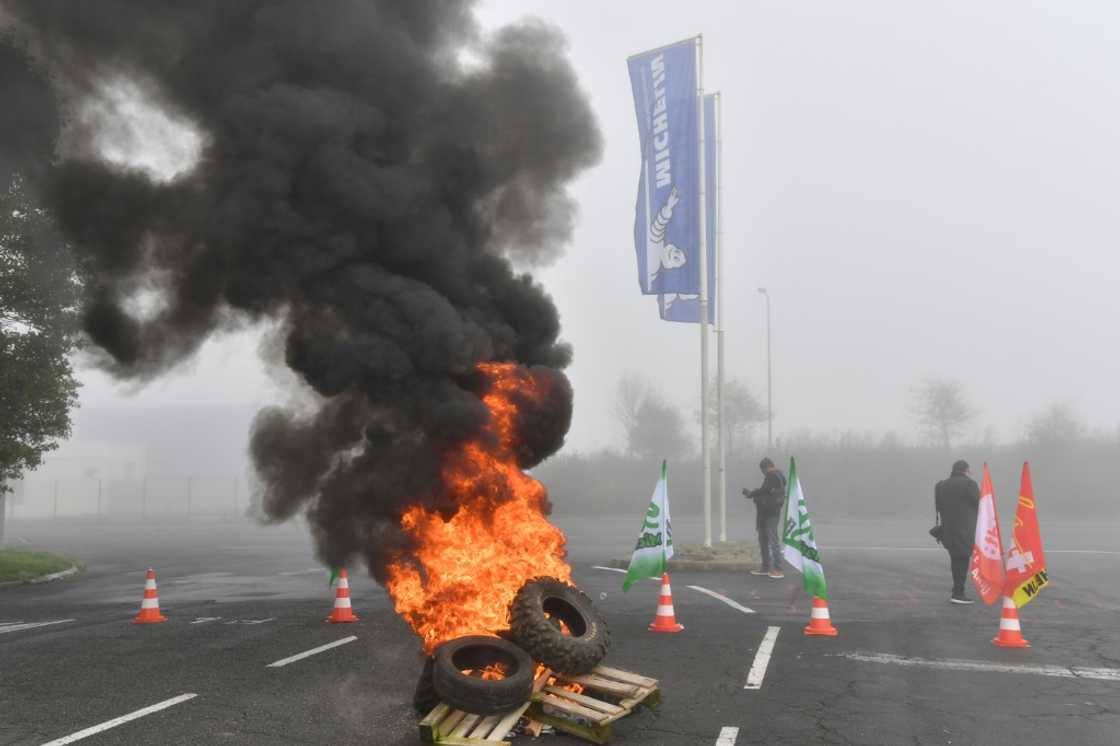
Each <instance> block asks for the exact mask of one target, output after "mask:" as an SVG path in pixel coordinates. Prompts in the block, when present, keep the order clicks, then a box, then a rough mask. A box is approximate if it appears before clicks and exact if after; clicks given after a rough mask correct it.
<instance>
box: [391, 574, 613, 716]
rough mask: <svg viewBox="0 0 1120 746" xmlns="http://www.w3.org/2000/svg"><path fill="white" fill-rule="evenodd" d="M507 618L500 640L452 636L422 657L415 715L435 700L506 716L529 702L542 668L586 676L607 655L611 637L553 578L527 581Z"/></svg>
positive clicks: (582, 600) (587, 602)
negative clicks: (425, 656) (424, 661)
mask: <svg viewBox="0 0 1120 746" xmlns="http://www.w3.org/2000/svg"><path fill="white" fill-rule="evenodd" d="M509 611H510V614H509V619H510V628H509V629H508V630H503V631H502V632H501V633H500V635H499V636H497V637H485V636H481V635H469V636H466V637H459V638H456V639H454V640H451V641H450V642H447V643H445V644H443V645H441V646H440V647H439V648H437V649H436V652H435V655H434V656H432V657H430V658H428V660H427V662H426V664H425V665H424V670H423V673H422V674H421V677H420V683H419V685H418V686H417V688H416V696H415V698H414V702H413V703H414V705H415V706H416V709H417V711H418V712H419V713H421V714H427V713H428V712H429V711H431V709H432V708H433V707H435V706H436V705H437V704H439V702H440V701H443V702H446V703H447V704H449V705H451V706H453V707H455V708H457V709H459V710H463V711H464V712H469V713H474V714H478V715H494V714H498V713H501V712H507V711H509V710H512V709H513V708H515V707H517V706H519V705H521V704H524V703H526V702H528V701H529V697H530V696H531V695H532V693H533V684H534V682H535V681H536V679H537V677H538V675H539V674H541V673H542V669H548V670H549V671H551V672H552V673H553V674H568V675H573V676H579V675H582V674H588V673H591V671H592V670H593V669H594V668H595V667H596V666H597V665H599V663H600V662H601V661H602V660H603V658H604V657H605V656H606V654H607V647H608V646H609V645H610V634H609V632H608V631H607V625H606V622H605V621H604V620H603V618H602V616H600V614H599V612H598V611H597V610H596V609H595V607H594V606H593V605H592V603H591V599H589V598H588V597H587V596H586V595H585V594H584V593H583V592H582V591H580V590H579V589H578V588H576V587H574V586H571V585H568V584H566V583H563V582H561V581H559V580H557V579H556V578H534V579H532V580H530V581H529V582H527V583H526V584H525V585H523V586H522V587H521V590H520V591H518V593H517V596H516V597H515V598H514V600H513V603H512V604H511V605H510V610H509ZM551 678H555V676H552V677H551Z"/></svg>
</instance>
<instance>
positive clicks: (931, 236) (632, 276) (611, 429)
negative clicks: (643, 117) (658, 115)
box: [77, 0, 1120, 450]
mask: <svg viewBox="0 0 1120 746" xmlns="http://www.w3.org/2000/svg"><path fill="white" fill-rule="evenodd" d="M479 12H480V20H481V22H482V24H483V26H484V27H496V26H499V25H501V24H504V23H507V22H509V21H512V20H516V19H519V18H521V17H524V16H525V15H536V16H539V17H542V18H544V19H546V20H548V21H550V22H552V23H554V24H556V25H558V26H559V27H560V28H561V29H562V30H563V31H564V32H565V33H566V34H567V35H568V37H569V44H570V57H571V61H572V64H573V66H574V68H575V70H576V73H577V74H578V75H579V77H580V80H581V84H582V86H583V87H584V89H585V90H586V91H588V93H589V94H590V98H591V102H592V106H593V109H594V111H595V114H596V116H597V117H598V120H599V126H600V128H601V130H602V133H603V137H604V156H603V159H602V161H601V163H600V164H599V165H598V166H597V167H595V168H593V169H590V170H588V171H587V172H585V174H584V175H583V176H582V177H580V178H579V179H578V180H577V181H576V182H574V185H573V187H572V190H571V191H572V193H573V195H574V197H575V198H576V200H577V201H578V203H579V209H580V214H579V216H578V217H577V224H576V231H575V234H574V239H573V241H572V244H571V245H570V246H569V247H568V248H567V252H566V254H565V255H564V256H563V257H561V258H560V259H559V260H558V261H557V262H556V263H555V264H553V265H552V266H550V267H548V268H546V269H544V270H537V271H536V273H535V274H536V276H537V277H538V278H539V279H540V280H541V282H542V283H543V284H544V286H545V287H546V289H547V290H548V291H549V292H550V293H551V294H552V296H553V298H554V299H555V301H556V304H557V305H558V307H559V309H560V313H561V318H562V324H563V338H564V339H565V340H566V341H568V342H570V343H572V345H573V347H574V351H575V358H574V364H573V365H572V366H571V367H570V368H569V369H568V374H569V376H570V377H571V380H572V384H573V387H574V390H575V414H574V419H573V426H572V430H571V433H570V434H569V437H568V446H567V448H568V449H569V450H573V449H574V450H589V449H594V448H598V447H601V446H606V445H611V444H618V443H620V442H621V432H620V429H619V427H618V426H617V424H616V423H615V422H614V421H613V419H612V418H611V416H610V407H611V402H612V399H613V390H614V383H615V381H616V380H617V378H618V377H619V376H620V375H622V374H624V373H627V372H642V373H645V374H647V375H649V376H650V377H651V378H653V379H655V380H656V381H657V382H658V383H659V385H660V386H661V387H662V389H663V392H664V393H665V394H667V395H668V396H669V397H670V398H671V399H672V400H673V401H674V402H675V403H677V404H678V405H679V406H680V407H681V408H682V409H683V410H684V411H685V413H686V416H687V419H688V420H689V421H690V422H691V420H692V415H693V413H694V412H695V411H696V410H697V409H698V392H699V361H698V350H699V330H698V328H697V327H696V326H695V325H690V324H670V323H668V322H662V321H660V320H659V319H658V315H657V310H656V304H655V300H654V298H653V297H648V296H642V295H640V294H639V293H638V288H637V281H636V271H635V259H634V251H633V245H632V227H633V218H634V198H635V189H636V184H637V176H638V167H639V152H638V141H637V131H636V125H635V122H634V109H633V104H632V100H631V94H630V86H629V80H628V76H627V73H626V66H625V59H626V57H627V56H628V55H631V54H634V53H637V52H640V51H643V50H645V49H648V48H651V47H655V46H660V45H663V44H666V43H670V42H672V41H676V40H679V39H682V38H684V37H687V36H690V35H693V34H696V33H701V32H702V33H703V34H704V73H705V88H706V89H707V90H709V91H715V90H719V91H721V92H722V94H723V95H722V100H723V105H724V112H723V142H724V183H723V186H724V219H725V224H724V236H725V247H726V250H727V253H726V254H725V260H724V261H725V280H724V286H725V292H726V306H725V317H726V320H727V323H726V326H727V359H728V368H729V375H730V376H732V377H737V378H741V379H743V380H744V381H745V382H746V383H747V384H748V386H749V387H750V388H751V389H752V391H753V392H754V393H755V395H756V396H757V397H758V398H759V399H760V400H763V401H764V400H765V380H766V378H765V365H766V361H765V337H764V305H763V301H762V298H761V297H760V296H759V295H758V294H757V292H756V288H757V287H759V286H766V287H768V288H769V289H770V293H771V296H772V300H773V313H774V317H773V318H774V338H773V352H774V379H775V385H774V401H775V431H776V434H778V435H781V434H790V433H795V432H798V431H803V430H812V431H815V432H821V433H830V432H836V431H843V430H849V429H851V430H856V431H870V432H872V433H875V434H882V433H885V432H887V431H892V430H893V431H897V432H899V433H901V434H902V435H903V436H904V437H907V438H913V437H914V436H915V433H916V429H917V428H916V426H915V424H914V422H913V420H912V418H911V416H910V415H909V412H908V408H909V401H910V399H909V394H910V391H911V389H912V387H913V386H914V385H915V384H916V383H917V382H918V381H919V380H920V379H922V378H923V377H926V376H940V377H949V378H956V379H959V380H960V381H961V382H962V383H963V384H964V386H965V388H966V390H967V391H968V392H969V393H970V394H971V396H972V398H973V401H974V403H975V404H976V405H977V406H978V407H979V409H980V410H981V413H980V415H979V417H978V418H977V420H976V422H975V423H974V425H975V426H974V428H973V430H974V431H975V433H976V435H978V436H979V435H980V434H981V433H983V431H984V430H986V429H988V428H992V429H993V430H994V434H995V435H996V437H997V438H998V439H1001V440H1006V439H1012V438H1015V437H1017V436H1018V435H1019V434H1020V433H1021V430H1022V428H1023V425H1024V423H1025V420H1026V419H1028V418H1029V417H1030V416H1031V415H1032V414H1034V413H1036V412H1037V411H1039V410H1041V409H1042V408H1044V407H1045V406H1046V405H1048V404H1050V403H1052V402H1053V401H1055V400H1061V401H1066V402H1069V403H1070V404H1071V405H1072V406H1073V408H1074V411H1075V413H1076V414H1077V416H1078V417H1080V418H1081V419H1083V420H1084V421H1086V422H1087V423H1088V424H1089V425H1090V426H1092V427H1094V428H1101V429H1106V430H1109V431H1114V430H1115V428H1116V426H1117V424H1120V391H1118V390H1117V387H1116V385H1115V383H1114V382H1115V380H1116V379H1117V373H1118V372H1120V371H1118V368H1120V365H1118V363H1120V352H1117V350H1116V348H1115V345H1114V344H1113V339H1114V331H1113V329H1114V325H1115V321H1114V320H1115V319H1116V318H1117V311H1120V297H1118V295H1117V294H1116V293H1115V292H1114V285H1115V283H1116V278H1115V275H1116V272H1117V268H1118V265H1120V260H1118V259H1117V257H1116V251H1115V249H1116V244H1117V239H1118V230H1117V227H1116V221H1115V219H1114V217H1113V213H1114V209H1113V208H1112V203H1113V201H1114V200H1115V199H1116V197H1115V194H1116V191H1117V181H1118V176H1120V147H1118V146H1117V144H1116V134H1115V132H1116V131H1117V124H1118V122H1120V84H1118V83H1117V82H1116V77H1115V71H1116V69H1117V63H1118V62H1120V46H1118V45H1117V41H1118V40H1117V38H1116V36H1117V32H1116V29H1117V28H1120V8H1117V7H1115V6H1112V5H1111V4H1108V3H1104V2H1100V3H1089V2H1078V3H1067V4H1062V5H1060V6H1059V5H1056V4H1043V3H1037V2H1036V3H1022V2H1016V3H1011V2H992V3H985V4H982V5H980V6H977V7H965V6H962V5H959V4H953V5H948V4H946V5H941V4H936V3H929V4H913V3H908V4H898V3H892V2H887V1H885V0H884V1H882V2H855V3H845V4H843V6H838V5H836V4H834V3H826V2H813V3H796V4H793V3H787V2H776V1H775V2H755V3H750V4H743V3H738V2H720V3H715V2H709V3H704V2H692V3H670V2H648V1H647V2H612V3H609V4H602V3H595V4H592V3H583V2H578V3H557V2H543V1H540V0H532V1H530V0H517V1H516V2H514V1H512V0H503V1H501V2H498V1H497V0H492V1H490V2H484V3H483V4H482V6H481V8H480V11H479ZM81 377H82V379H83V380H84V381H85V382H86V387H85V388H84V389H83V391H82V400H83V402H84V403H85V404H86V405H87V406H97V407H105V406H117V405H120V406H134V407H140V406H152V405H153V404H154V403H156V402H157V401H158V400H160V399H162V398H163V397H171V398H173V399H174V400H175V402H176V403H177V404H180V405H184V404H185V405H190V404H199V405H204V404H213V405H219V406H220V405H222V404H224V403H230V402H237V403H238V404H239V405H248V406H247V408H250V407H253V406H258V405H263V404H268V403H272V402H275V401H282V400H283V399H284V398H286V396H287V394H286V393H285V392H284V391H283V390H282V389H280V388H278V387H276V386H274V385H273V384H272V382H271V379H270V378H269V377H268V374H267V373H266V372H265V371H264V369H263V365H262V363H261V362H260V361H259V359H258V358H257V354H256V341H255V339H253V338H252V335H242V336H240V337H235V338H226V339H219V340H215V341H211V342H208V343H207V344H206V345H205V346H204V348H203V352H202V354H201V355H200V357H199V359H198V360H197V362H196V363H194V364H193V365H192V366H189V367H188V368H184V369H181V370H178V371H175V372H172V373H171V374H169V375H168V376H167V377H166V378H164V379H161V380H157V381H154V382H153V383H151V384H148V386H147V387H146V388H145V389H142V390H140V391H139V392H138V393H134V394H131V395H130V394H129V393H126V392H125V390H124V389H122V388H121V387H120V386H119V385H118V384H113V383H110V382H109V381H108V380H107V379H106V378H105V377H104V376H103V375H102V374H98V373H94V372H84V373H82V374H81ZM80 422H81V415H80V413H79V415H78V424H79V429H78V432H77V434H78V435H79V436H80V434H81V430H80ZM247 425H248V423H246V427H247Z"/></svg>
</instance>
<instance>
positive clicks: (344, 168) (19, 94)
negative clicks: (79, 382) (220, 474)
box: [0, 0, 600, 575]
mask: <svg viewBox="0 0 1120 746" xmlns="http://www.w3.org/2000/svg"><path fill="white" fill-rule="evenodd" d="M0 23H3V24H6V25H7V33H8V36H7V37H6V39H7V41H6V42H5V44H4V47H5V50H6V51H4V52H3V53H2V54H0V69H3V70H8V69H11V70H13V71H14V72H13V74H12V77H10V78H9V77H8V75H7V74H6V73H5V82H8V81H9V80H10V81H11V84H10V85H6V86H5V87H4V88H3V91H4V92H5V93H6V95H7V98H6V99H5V100H4V101H3V106H4V108H5V110H6V111H8V112H12V111H14V112H19V115H20V119H19V120H18V121H13V120H11V119H9V118H8V116H7V114H5V117H2V118H0V119H3V120H4V126H2V127H0V136H2V137H3V138H4V140H3V142H0V166H2V167H5V168H8V169H9V170H12V169H19V170H21V171H23V172H24V173H25V174H27V175H28V176H27V178H28V179H29V180H30V181H32V183H33V186H35V187H36V188H37V189H38V190H39V193H40V194H41V196H42V199H43V200H44V202H45V204H46V205H47V206H48V207H49V208H50V209H51V210H53V211H54V213H55V214H56V215H57V217H58V219H59V221H60V223H61V225H62V226H63V228H64V230H65V231H66V234H67V236H68V237H69V238H70V239H71V240H72V242H73V244H74V246H75V247H76V249H77V250H78V251H79V252H80V255H81V258H82V262H83V266H84V268H85V271H86V279H85V287H86V291H87V297H86V306H85V309H84V328H85V332H86V334H87V335H88V338H89V340H90V341H91V342H92V343H93V349H95V350H99V351H100V352H101V354H102V358H101V360H100V362H101V364H102V365H103V366H104V367H105V368H107V369H108V370H111V371H112V372H114V373H115V374H117V375H118V376H121V377H128V378H133V379H145V378H149V377H152V376H155V375H158V374H159V373H161V372H163V371H165V370H167V369H169V368H171V367H173V366H175V365H176V364H178V363H180V362H182V361H183V360H185V359H187V358H188V357H190V356H191V355H192V354H193V353H194V352H195V351H196V350H197V349H198V347H199V346H200V344H201V343H202V342H203V341H204V340H205V339H206V337H207V336H208V335H210V334H211V333H213V332H215V331H216V330H219V329H223V328H229V327H230V326H235V325H237V324H239V323H247V322H253V321H259V320H263V319H280V320H282V323H283V325H284V326H283V328H284V331H285V338H284V342H283V353H282V354H283V359H284V360H285V362H286V364H287V365H288V366H289V367H290V368H291V369H292V370H293V371H294V372H295V373H296V374H298V376H299V377H300V378H302V380H303V381H305V382H306V383H307V384H308V385H309V386H310V387H311V388H312V389H314V391H315V392H316V393H317V394H318V397H319V399H318V408H317V411H315V412H314V413H313V414H311V415H309V416H299V415H297V414H296V413H294V412H292V411H287V410H284V409H281V408H270V409H267V410H265V411H262V412H260V413H259V415H258V416H257V418H256V421H255V423H254V425H253V430H252V434H251V442H250V450H251V453H252V457H253V461H254V463H255V466H256V470H257V473H258V475H259V477H260V479H261V482H262V484H263V506H264V509H265V511H266V512H267V514H268V516H270V517H271V518H273V519H277V520H282V519H286V518H288V517H291V516H292V515H294V514H296V513H297V512H299V511H301V510H305V511H306V512H307V515H308V516H309V517H310V519H311V524H312V526H313V530H314V532H315V534H316V539H317V543H318V548H319V553H320V555H321V556H322V558H323V560H324V561H325V562H328V563H330V564H332V565H342V564H345V563H346V562H348V561H349V560H351V559H352V558H353V557H355V556H364V557H365V558H366V559H367V560H368V561H369V563H370V567H371V569H372V570H373V571H374V573H375V575H377V574H379V572H380V570H381V568H382V567H383V565H384V563H385V562H386V561H387V560H388V559H390V558H392V557H394V556H398V555H400V554H401V553H405V554H407V546H405V545H404V544H403V539H402V538H401V534H400V533H399V532H398V530H397V525H398V520H397V519H398V516H399V514H400V512H401V510H402V508H403V507H404V506H405V505H408V504H415V503H424V504H427V505H429V506H431V507H436V508H440V509H443V510H445V511H452V510H453V509H454V505H453V504H449V502H448V501H449V500H450V498H449V497H448V495H447V493H446V491H445V490H444V489H443V488H442V485H441V484H440V482H439V464H440V461H441V458H442V456H443V455H444V454H445V453H446V452H447V450H448V449H449V448H453V447H455V445H456V444H457V443H460V442H462V441H463V440H464V439H466V438H472V437H478V436H479V434H480V431H481V430H482V429H483V428H484V426H485V424H486V422H487V419H488V413H487V410H486V408H485V407H484V406H483V405H482V403H481V400H480V396H481V395H482V394H483V393H484V390H485V386H486V382H485V378H484V377H480V376H479V375H478V374H477V373H476V372H475V368H476V365H477V364H478V363H480V362H485V361H508V362H516V363H520V364H521V365H523V366H526V367H527V368H529V369H531V371H532V375H534V376H540V377H544V378H546V379H548V380H549V381H551V385H550V386H549V391H550V392H552V393H551V394H550V396H549V397H547V398H546V400H545V404H543V405H538V406H542V407H544V408H545V410H546V411H538V412H532V411H528V412H526V413H524V414H523V416H522V417H521V418H519V422H520V423H521V424H522V426H523V427H524V428H525V430H526V436H528V437H526V438H525V439H524V443H523V444H522V448H521V452H519V454H518V457H519V459H520V461H521V462H522V463H523V465H526V466H527V465H531V464H533V463H536V462H538V461H540V460H541V459H542V458H544V457H546V456H547V455H549V454H550V453H551V452H553V451H554V450H555V449H556V448H558V447H559V446H560V444H561V443H562V441H563V435H564V433H565V432H566V430H567V427H568V423H569V419H570V413H571V393H570V389H569V388H568V385H567V381H566V379H565V378H564V376H563V374H562V373H560V372H559V369H561V368H563V367H564V366H565V365H566V364H567V363H568V361H569V358H570V350H569V349H568V347H567V346H566V345H564V344H563V343H561V342H559V340H558V337H559V331H560V329H559V321H558V317H557V313H556V309H555V307H554V305H553V303H552V301H551V299H550V298H549V297H548V296H547V295H546V294H545V293H544V291H543V290H542V288H541V287H540V286H539V285H538V284H536V283H535V282H534V281H533V280H532V279H531V278H530V277H529V276H528V275H525V274H518V273H516V272H515V271H514V270H513V269H512V267H511V258H512V259H515V260H517V261H519V262H521V263H527V264H533V263H539V262H543V261H546V260H548V259H549V258H550V257H551V256H553V255H554V254H555V252H556V251H557V249H558V248H559V247H560V246H561V245H562V244H563V243H564V242H565V241H566V240H567V239H568V238H569V237H570V233H571V228H572V223H573V219H574V205H573V202H572V200H571V198H570V197H569V196H568V195H567V193H566V191H565V186H566V184H567V183H568V182H569V181H570V180H571V179H572V178H573V177H574V176H575V175H576V174H577V173H579V172H580V171H581V170H583V169H584V168H586V167H588V166H589V165H591V164H593V163H594V162H596V160H597V159H598V157H599V151H600V139H599V134H598V130H597V128H596V125H595V121H594V118H593V116H592V113H591V111H590V107H589V105H588V102H587V99H586V97H585V96H584V94H583V93H582V91H581V90H580V88H579V86H578V84H577V81H576V79H575V76H574V74H573V72H572V69H571V67H570V66H569V64H568V63H567V61H566V59H565V57H564V42H563V40H562V38H561V37H560V35H559V34H558V33H557V32H556V31H555V30H554V29H552V28H550V27H548V26H546V25H543V24H541V23H537V22H523V23H521V24H519V25H516V26H510V27H506V28H504V29H502V30H500V31H499V32H497V33H496V34H493V35H488V36H485V37H484V36H482V35H481V34H480V33H479V31H478V29H477V27H476V24H475V21H474V19H473V15H472V9H471V6H470V3H468V2H462V1H459V2H453V1H451V0H395V1H382V2H370V1H364V0H361V1H360V0H337V1H332V2H307V0H238V1H237V2H230V1H229V0H192V1H191V2H183V1H182V0H99V1H98V2H89V1H87V2H82V1H75V0H0ZM464 50H468V54H467V55H466V56H465V57H464V54H463V52H464ZM27 59H33V60H34V61H35V66H36V68H37V69H35V70H32V69H30V68H28V67H27V65H25V64H24V63H25V62H26V60H27ZM464 59H465V60H468V62H464ZM15 73H19V77H18V78H17V77H15ZM48 84H49V95H45V94H44V91H45V90H46V89H45V86H46V85H48ZM125 85H127V86H129V87H130V89H131V90H134V91H138V92H139V95H141V96H142V97H143V98H144V99H145V100H146V101H148V102H149V103H150V104H152V105H153V106H155V107H158V108H159V110H161V111H163V112H166V113H167V114H168V115H169V116H170V117H172V118H174V119H177V120H181V121H185V122H188V123H189V124H190V125H191V126H192V127H193V128H194V129H195V130H197V132H198V133H200V135H201V142H202V145H201V149H200V155H199V158H198V161H197V163H195V164H194V165H193V167H192V168H191V169H190V170H188V171H186V172H185V173H182V174H180V175H178V176H176V177H174V178H171V179H170V180H162V181H161V180H157V179H155V178H153V177H152V176H151V175H150V174H149V173H147V172H145V171H142V170H139V169H136V168H127V167H122V166H119V165H113V164H111V163H109V162H107V161H106V160H105V158H104V157H102V153H101V152H99V149H100V148H101V147H102V145H103V143H104V138H105V137H106V136H109V137H111V136H112V135H113V133H112V132H108V133H107V132H106V131H105V130H106V127H108V126H109V125H104V124H103V126H101V127H98V126H97V123H96V122H93V123H91V121H90V119H89V117H86V116H83V115H82V112H83V111H86V110H88V108H89V106H90V105H91V102H95V101H97V100H99V99H102V98H104V96H105V91H106V90H110V89H112V88H113V86H125ZM110 129H111V128H110ZM58 133H61V134H58ZM56 134H57V137H56ZM44 138H46V141H52V142H53V141H54V140H57V143H58V144H57V147H55V148H54V149H53V151H52V150H51V149H49V148H44V147H43V142H44ZM0 175H3V174H0ZM153 287H154V288H157V289H158V290H159V297H160V302H159V304H158V305H157V306H156V308H155V310H149V311H148V312H146V313H137V312H136V311H135V303H134V302H133V299H134V298H135V297H136V296H137V294H138V293H139V292H141V291H142V290H145V289H151V288H153Z"/></svg>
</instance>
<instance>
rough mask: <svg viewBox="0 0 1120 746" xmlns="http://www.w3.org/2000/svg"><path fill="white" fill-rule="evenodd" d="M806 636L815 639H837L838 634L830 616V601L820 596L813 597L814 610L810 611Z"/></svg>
mask: <svg viewBox="0 0 1120 746" xmlns="http://www.w3.org/2000/svg"><path fill="white" fill-rule="evenodd" d="M805 634H806V635H810V636H814V637H815V636H821V637H836V635H837V634H838V633H837V631H836V628H835V627H833V626H832V618H831V617H830V616H829V615H828V601H825V600H824V599H823V598H821V597H820V596H813V608H812V609H811V610H810V611H809V626H808V627H806V628H805Z"/></svg>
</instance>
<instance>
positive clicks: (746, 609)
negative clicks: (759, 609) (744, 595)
mask: <svg viewBox="0 0 1120 746" xmlns="http://www.w3.org/2000/svg"><path fill="white" fill-rule="evenodd" d="M688 587H689V588H691V589H692V590H694V591H699V592H700V593H703V594H704V595H705V596H711V597H712V598H714V599H716V600H717V601H723V602H724V603H725V604H727V605H728V606H730V607H731V608H733V609H736V610H738V611H741V612H743V613H744V614H753V613H754V609H752V608H750V607H749V606H743V605H742V604H741V603H739V602H738V601H735V600H733V599H730V598H728V597H727V596H725V595H723V594H722V593H716V592H715V591H710V590H708V589H707V588H701V587H700V586H698V585H690V586H688Z"/></svg>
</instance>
